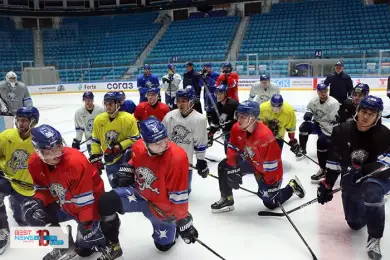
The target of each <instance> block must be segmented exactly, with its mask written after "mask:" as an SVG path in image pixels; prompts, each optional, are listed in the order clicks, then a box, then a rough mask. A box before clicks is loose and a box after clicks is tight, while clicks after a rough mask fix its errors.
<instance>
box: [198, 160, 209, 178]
mask: <svg viewBox="0 0 390 260" xmlns="http://www.w3.org/2000/svg"><path fill="white" fill-rule="evenodd" d="M196 169H197V170H198V174H199V175H200V176H202V178H206V177H207V175H208V174H209V172H210V170H209V167H207V162H206V160H201V159H198V160H197V162H196Z"/></svg>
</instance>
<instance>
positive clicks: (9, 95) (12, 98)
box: [7, 92, 18, 101]
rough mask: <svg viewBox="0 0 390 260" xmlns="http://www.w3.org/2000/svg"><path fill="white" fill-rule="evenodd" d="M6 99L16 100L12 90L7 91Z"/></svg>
mask: <svg viewBox="0 0 390 260" xmlns="http://www.w3.org/2000/svg"><path fill="white" fill-rule="evenodd" d="M7 99H8V101H18V99H17V98H16V94H15V93H14V92H9V93H8V95H7Z"/></svg>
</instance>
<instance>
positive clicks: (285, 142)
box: [277, 137, 319, 165]
mask: <svg viewBox="0 0 390 260" xmlns="http://www.w3.org/2000/svg"><path fill="white" fill-rule="evenodd" d="M277 138H278V139H279V140H282V141H283V142H284V143H285V144H287V145H288V146H290V147H291V145H290V144H289V143H288V142H287V141H286V140H284V139H283V138H281V137H277ZM303 156H305V157H306V158H307V159H309V160H310V161H312V162H313V163H315V164H317V165H319V164H318V162H316V161H314V159H312V158H310V157H309V156H307V155H306V154H303Z"/></svg>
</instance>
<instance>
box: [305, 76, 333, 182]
mask: <svg viewBox="0 0 390 260" xmlns="http://www.w3.org/2000/svg"><path fill="white" fill-rule="evenodd" d="M317 94H318V96H317V97H315V98H313V99H312V100H310V102H309V104H308V105H307V112H306V113H305V115H304V116H303V120H305V122H303V123H302V124H301V126H300V127H299V144H300V145H301V148H302V152H303V154H306V144H307V141H308V139H309V135H310V134H316V135H318V140H317V158H318V164H319V166H320V169H319V170H318V172H317V173H316V174H314V175H312V176H311V182H312V183H318V182H319V181H320V180H321V179H323V178H324V177H325V171H326V169H325V165H326V158H327V155H328V145H329V142H330V135H331V134H332V129H333V126H334V125H335V124H337V119H338V114H337V112H338V110H339V107H340V104H339V102H338V101H337V100H336V99H335V98H334V97H331V96H329V95H328V85H325V84H324V83H320V84H318V85H317Z"/></svg>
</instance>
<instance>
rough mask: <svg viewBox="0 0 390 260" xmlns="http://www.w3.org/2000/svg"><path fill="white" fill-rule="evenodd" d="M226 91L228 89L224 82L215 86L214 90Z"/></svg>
mask: <svg viewBox="0 0 390 260" xmlns="http://www.w3.org/2000/svg"><path fill="white" fill-rule="evenodd" d="M227 91H228V86H227V85H225V84H221V85H219V86H217V87H215V92H227Z"/></svg>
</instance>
